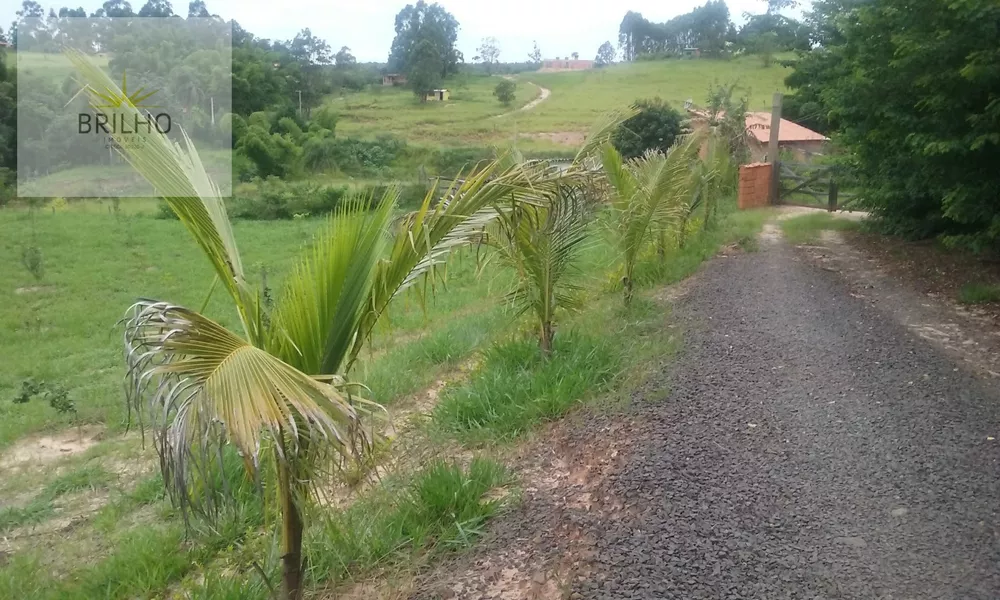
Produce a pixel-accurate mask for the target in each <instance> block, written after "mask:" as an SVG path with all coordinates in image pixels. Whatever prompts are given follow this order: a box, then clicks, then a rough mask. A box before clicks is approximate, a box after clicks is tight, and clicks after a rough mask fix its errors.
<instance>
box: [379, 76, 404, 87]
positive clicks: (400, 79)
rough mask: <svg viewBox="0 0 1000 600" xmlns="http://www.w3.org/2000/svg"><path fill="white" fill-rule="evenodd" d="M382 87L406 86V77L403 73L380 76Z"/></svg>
mask: <svg viewBox="0 0 1000 600" xmlns="http://www.w3.org/2000/svg"><path fill="white" fill-rule="evenodd" d="M382 85H385V86H390V85H406V75H405V74H403V73H389V74H387V75H383V76H382Z"/></svg>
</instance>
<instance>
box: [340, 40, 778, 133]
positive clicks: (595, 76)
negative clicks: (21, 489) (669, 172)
mask: <svg viewBox="0 0 1000 600" xmlns="http://www.w3.org/2000/svg"><path fill="white" fill-rule="evenodd" d="M788 73H789V70H788V69H786V68H784V67H781V66H780V65H778V64H774V65H772V66H770V67H767V68H764V67H762V66H761V63H760V60H759V58H757V57H745V58H740V59H735V60H729V61H723V60H709V59H699V60H673V61H658V62H639V63H632V64H621V65H615V66H612V67H608V68H605V69H599V70H594V71H583V72H566V73H522V74H520V75H519V76H518V77H517V80H518V97H517V101H516V102H515V103H514V105H513V106H512V107H511V108H510V109H505V108H504V107H503V106H501V105H500V103H499V102H497V101H496V99H495V98H493V96H492V93H493V87H494V86H495V85H496V82H497V81H499V78H498V77H492V78H486V77H479V78H471V79H464V80H463V79H455V80H453V81H451V82H449V84H448V85H449V87H451V88H453V92H454V93H453V96H452V100H451V101H449V102H444V103H436V102H430V103H426V104H421V103H419V102H417V101H416V100H415V99H414V98H413V95H412V93H410V92H409V90H406V89H403V88H386V89H376V90H374V91H372V92H364V93H358V94H349V95H347V96H344V97H342V98H336V99H333V100H331V102H333V103H334V106H336V107H337V108H338V110H339V112H340V123H339V124H338V131H339V132H340V133H342V134H344V135H350V136H359V137H375V136H376V135H379V134H387V133H388V134H393V135H396V136H399V137H402V138H404V139H406V140H407V141H409V142H412V143H420V144H432V145H441V146H467V145H485V144H497V143H504V142H506V141H511V140H513V139H515V137H516V138H517V139H518V145H519V146H520V147H522V148H527V149H534V148H537V149H558V148H561V147H563V148H564V147H566V146H567V145H575V144H576V143H578V142H579V139H580V137H581V135H582V134H583V133H585V132H586V131H587V129H588V128H589V127H590V126H591V125H592V124H593V123H594V121H595V119H596V118H597V117H599V116H600V115H601V114H603V113H605V112H607V111H609V110H613V109H615V108H618V107H621V106H624V105H627V104H629V103H630V102H633V101H635V100H636V99H639V98H647V97H653V96H660V97H661V98H663V99H665V100H667V101H668V102H670V103H671V104H672V105H674V106H676V107H677V108H680V107H681V105H682V104H683V102H684V101H685V100H687V99H691V100H694V102H695V103H696V104H702V103H704V101H705V97H706V95H707V94H708V90H709V88H710V86H711V85H712V84H713V83H725V82H731V81H736V82H738V83H739V86H740V88H741V89H742V90H743V92H744V93H746V94H747V95H748V96H749V98H750V104H751V108H752V109H757V110H763V109H768V108H769V107H770V104H771V95H772V94H773V93H774V92H776V91H785V86H784V78H785V76H786V75H787V74H788ZM538 86H542V87H545V88H547V89H549V90H551V92H552V93H551V96H550V97H549V98H548V99H547V100H546V101H544V102H542V103H540V104H539V105H538V106H537V107H535V108H533V109H531V110H530V111H516V110H514V109H517V108H520V107H522V106H524V105H525V104H527V103H528V102H529V101H531V100H533V99H534V98H536V97H537V96H538V94H539V90H538ZM512 110H513V111H514V112H510V111H512ZM508 112H509V113H510V114H506V115H505V113H508ZM500 115H504V116H500Z"/></svg>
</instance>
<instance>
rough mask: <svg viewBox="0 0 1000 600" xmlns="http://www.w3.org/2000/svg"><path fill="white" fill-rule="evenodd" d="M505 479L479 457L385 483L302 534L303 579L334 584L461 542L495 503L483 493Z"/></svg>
mask: <svg viewBox="0 0 1000 600" xmlns="http://www.w3.org/2000/svg"><path fill="white" fill-rule="evenodd" d="M510 482H511V478H510V474H509V473H508V471H507V470H506V469H505V468H504V467H503V466H502V465H500V464H499V463H497V462H494V461H492V460H489V459H486V458H475V459H473V460H472V462H471V463H470V464H469V466H468V467H466V468H463V467H462V466H461V465H459V464H457V463H454V462H444V461H438V462H435V463H433V464H431V465H429V466H427V467H425V468H424V469H423V470H421V471H420V472H418V473H416V474H415V475H414V476H413V477H412V479H409V480H408V481H405V482H404V483H403V484H402V485H400V486H398V487H397V486H395V485H394V482H388V483H387V484H386V485H384V486H382V487H381V488H379V489H377V490H375V491H374V492H372V493H370V494H368V495H367V496H366V497H364V498H361V499H360V500H359V501H357V502H356V503H355V504H353V505H352V506H351V507H350V508H349V509H347V510H345V511H343V512H339V513H336V512H335V513H330V514H329V515H328V518H327V519H326V520H325V521H321V522H320V524H319V525H318V526H317V527H315V528H313V529H312V530H311V531H310V532H309V536H308V539H307V541H306V544H307V551H308V553H309V556H310V564H309V576H310V578H311V579H312V580H313V582H318V583H324V582H334V583H336V582H342V581H345V580H347V579H349V578H358V577H360V576H362V575H365V574H367V573H370V572H372V571H373V570H374V569H377V568H380V567H384V566H386V565H388V564H390V563H393V562H405V561H409V560H413V559H414V558H415V557H417V556H418V555H420V554H423V553H427V552H434V551H448V550H456V549H461V548H464V547H467V546H469V545H470V544H472V543H473V542H474V541H475V540H476V539H477V538H478V537H479V536H480V535H481V534H482V533H483V524H484V523H485V521H486V520H487V519H488V518H489V517H491V516H493V515H494V514H496V512H497V511H498V510H499V509H500V508H501V506H502V501H501V500H499V499H492V500H490V499H486V498H484V496H485V495H486V493H487V492H489V491H490V490H492V489H494V488H497V487H502V486H505V485H507V484H509V483H510Z"/></svg>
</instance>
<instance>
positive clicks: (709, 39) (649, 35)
mask: <svg viewBox="0 0 1000 600" xmlns="http://www.w3.org/2000/svg"><path fill="white" fill-rule="evenodd" d="M767 4H768V6H767V11H766V12H765V13H763V14H750V13H746V14H744V15H743V16H744V18H745V19H746V23H745V24H744V25H743V26H742V27H740V28H739V29H737V28H736V26H735V25H734V24H733V22H732V21H731V20H730V13H729V7H728V6H727V5H726V3H725V0H709V1H708V2H706V3H705V5H704V6H700V7H698V8H695V9H694V10H693V11H691V12H689V13H686V14H683V15H679V16H677V17H674V18H673V19H670V20H669V21H666V22H665V23H654V22H651V21H649V20H648V19H646V18H645V17H643V16H642V14H641V13H638V12H634V11H628V12H627V13H626V14H625V18H623V19H622V22H621V25H620V26H619V29H618V47H619V50H620V51H621V56H622V59H623V60H625V61H633V60H641V59H646V58H656V57H668V56H677V55H680V54H682V53H683V52H684V51H685V50H686V49H688V48H697V49H698V51H699V52H700V53H701V54H704V55H706V56H713V57H720V56H723V55H726V54H728V53H731V52H736V51H750V52H767V53H773V52H775V51H778V50H795V49H800V50H806V49H808V48H809V36H808V33H809V32H808V27H807V26H806V25H805V24H803V23H800V22H798V21H796V20H794V19H790V18H788V17H785V16H783V15H782V14H781V11H782V10H784V9H787V8H793V7H795V6H796V5H797V2H796V1H795V0H768V3H767Z"/></svg>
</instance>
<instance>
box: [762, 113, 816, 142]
mask: <svg viewBox="0 0 1000 600" xmlns="http://www.w3.org/2000/svg"><path fill="white" fill-rule="evenodd" d="M747 129H748V130H749V131H750V133H751V134H753V136H754V137H755V138H757V141H758V142H760V143H762V144H766V143H768V141H769V140H770V138H771V113H767V112H748V113H747ZM829 139H830V138H828V137H826V136H825V135H823V134H821V133H816V132H815V131H813V130H812V129H809V128H807V127H803V126H801V125H799V124H798V123H792V122H791V121H789V120H788V119H782V120H781V126H780V127H779V128H778V140H779V141H780V142H825V141H827V140H829Z"/></svg>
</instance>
